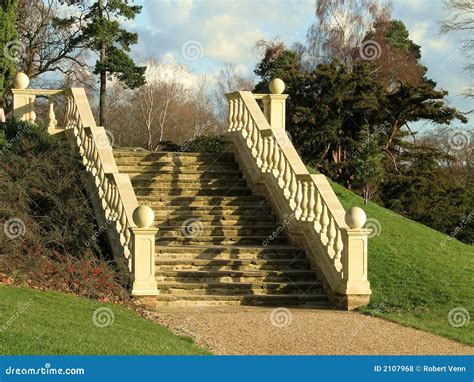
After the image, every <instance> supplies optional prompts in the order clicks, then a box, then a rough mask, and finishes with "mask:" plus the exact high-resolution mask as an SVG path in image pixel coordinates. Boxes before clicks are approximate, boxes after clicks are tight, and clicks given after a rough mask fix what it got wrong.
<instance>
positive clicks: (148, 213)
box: [133, 206, 155, 228]
mask: <svg viewBox="0 0 474 382" xmlns="http://www.w3.org/2000/svg"><path fill="white" fill-rule="evenodd" d="M133 221H134V222H135V224H136V225H137V227H139V228H148V227H151V226H152V225H153V223H154V221H155V213H154V212H153V210H152V209H151V208H150V207H148V206H138V207H137V208H135V210H134V211H133Z"/></svg>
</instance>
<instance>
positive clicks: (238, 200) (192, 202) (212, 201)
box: [137, 195, 266, 208]
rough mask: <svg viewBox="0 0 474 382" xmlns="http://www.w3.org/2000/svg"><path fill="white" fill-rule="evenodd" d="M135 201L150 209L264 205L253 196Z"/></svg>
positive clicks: (169, 196) (144, 198)
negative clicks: (144, 203)
mask: <svg viewBox="0 0 474 382" xmlns="http://www.w3.org/2000/svg"><path fill="white" fill-rule="evenodd" d="M137 199H139V200H143V201H147V205H149V206H150V207H151V208H153V206H157V207H160V208H161V206H163V205H169V206H203V207H218V206H228V205H230V206H239V207H246V208H250V207H255V208H257V207H260V206H262V205H266V201H265V199H263V198H262V197H257V196H253V195H248V196H204V195H199V196H179V195H176V196H174V195H162V196H153V195H147V196H143V195H142V196H139V195H137Z"/></svg>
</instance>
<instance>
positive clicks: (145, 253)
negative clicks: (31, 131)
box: [12, 81, 158, 296]
mask: <svg viewBox="0 0 474 382" xmlns="http://www.w3.org/2000/svg"><path fill="white" fill-rule="evenodd" d="M17 82H21V81H17ZM20 85H22V84H21V83H20V84H19V87H20V88H19V89H13V90H12V93H13V115H14V117H15V118H17V119H20V120H24V121H30V122H35V120H36V113H35V110H34V100H35V97H36V96H39V95H41V96H46V97H56V96H58V95H63V96H65V97H66V102H67V105H66V111H65V118H64V126H62V127H61V128H59V127H58V126H57V122H56V117H55V114H54V102H53V101H50V105H53V106H50V110H49V115H48V132H49V133H50V134H56V133H59V132H61V131H65V132H66V135H67V136H68V138H69V139H70V140H71V141H73V143H74V146H76V147H77V148H78V150H79V154H80V156H81V158H82V162H83V164H84V166H85V168H86V170H87V171H88V172H89V173H90V174H91V179H93V186H92V187H93V188H95V192H94V195H97V196H98V197H95V198H94V197H93V196H91V198H92V199H93V204H94V200H96V201H97V202H96V205H100V207H98V208H99V209H100V210H101V211H102V214H100V215H102V216H101V218H100V219H99V217H98V220H99V221H101V220H102V222H103V223H104V227H101V228H106V229H107V233H108V234H109V232H112V236H113V238H111V237H110V236H111V235H110V234H109V239H110V240H111V248H112V251H113V252H114V255H120V256H122V255H123V256H125V258H126V259H127V261H128V267H129V269H130V271H131V272H133V274H134V276H135V280H134V284H133V290H132V293H133V294H134V295H139V296H148V295H156V294H157V293H158V292H157V283H156V279H155V264H154V262H155V260H154V256H155V252H154V250H155V235H156V233H157V231H158V230H157V229H156V228H155V227H151V226H152V225H153V223H154V213H153V211H152V210H151V209H150V208H149V207H146V206H140V207H139V206H138V201H137V198H136V195H135V191H134V190H133V187H132V184H131V181H130V178H129V176H128V175H127V174H121V173H120V172H119V170H118V168H117V165H116V163H115V158H114V155H113V151H112V147H111V145H110V143H109V139H108V136H107V132H106V131H105V129H104V128H103V127H101V126H97V125H96V123H95V119H94V116H93V114H92V110H91V108H90V105H89V101H88V99H87V95H86V93H85V91H84V89H83V88H69V89H65V90H37V89H26V86H27V82H26V85H25V84H24V83H23V85H22V86H20ZM94 208H95V207H94ZM96 214H98V212H97V211H96ZM111 223H113V224H111Z"/></svg>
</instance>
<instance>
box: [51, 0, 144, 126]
mask: <svg viewBox="0 0 474 382" xmlns="http://www.w3.org/2000/svg"><path fill="white" fill-rule="evenodd" d="M65 2H66V3H68V4H70V5H75V6H77V7H78V8H81V10H82V11H83V12H85V13H87V17H86V20H87V21H88V22H87V24H86V25H85V26H84V28H83V30H82V33H81V34H80V36H78V38H77V40H76V44H77V45H85V46H87V47H88V48H89V49H91V50H92V51H94V52H96V53H97V54H98V56H99V58H98V60H97V62H96V65H95V71H94V73H95V74H98V75H99V81H100V101H99V104H100V105H99V106H100V108H99V109H100V111H99V114H100V115H99V121H100V122H99V123H100V125H101V126H105V125H106V120H105V109H106V89H107V79H108V78H110V77H115V78H116V79H118V80H119V81H120V82H121V83H123V84H124V85H125V86H127V87H129V88H131V89H134V88H136V87H139V86H141V85H143V84H144V83H145V77H144V74H145V69H146V68H145V67H140V66H137V65H136V64H135V62H134V61H133V60H132V58H131V57H130V56H129V53H130V47H131V46H132V45H134V44H136V43H137V42H138V35H137V34H136V33H131V32H128V31H127V30H125V29H124V28H122V26H121V25H120V21H119V19H125V20H133V19H134V18H135V16H136V15H137V14H139V13H140V12H141V6H137V5H129V3H130V2H129V1H127V0H97V1H95V2H94V3H93V4H92V5H89V2H86V1H84V0H65ZM73 21H74V19H73V18H69V19H67V20H62V21H60V22H63V23H71V22H73Z"/></svg>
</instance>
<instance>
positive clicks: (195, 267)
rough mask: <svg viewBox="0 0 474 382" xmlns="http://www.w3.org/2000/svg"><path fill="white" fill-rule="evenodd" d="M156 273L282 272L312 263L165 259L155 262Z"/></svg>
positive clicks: (261, 260) (301, 261) (279, 260)
mask: <svg viewBox="0 0 474 382" xmlns="http://www.w3.org/2000/svg"><path fill="white" fill-rule="evenodd" d="M155 264H156V271H163V272H165V271H224V270H225V271H254V270H259V271H280V270H286V269H292V270H298V269H302V270H308V269H309V268H310V263H309V261H308V260H306V259H300V260H294V259H278V260H264V259H259V260H234V259H213V260H203V259H165V258H158V259H157V260H156V261H155Z"/></svg>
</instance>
